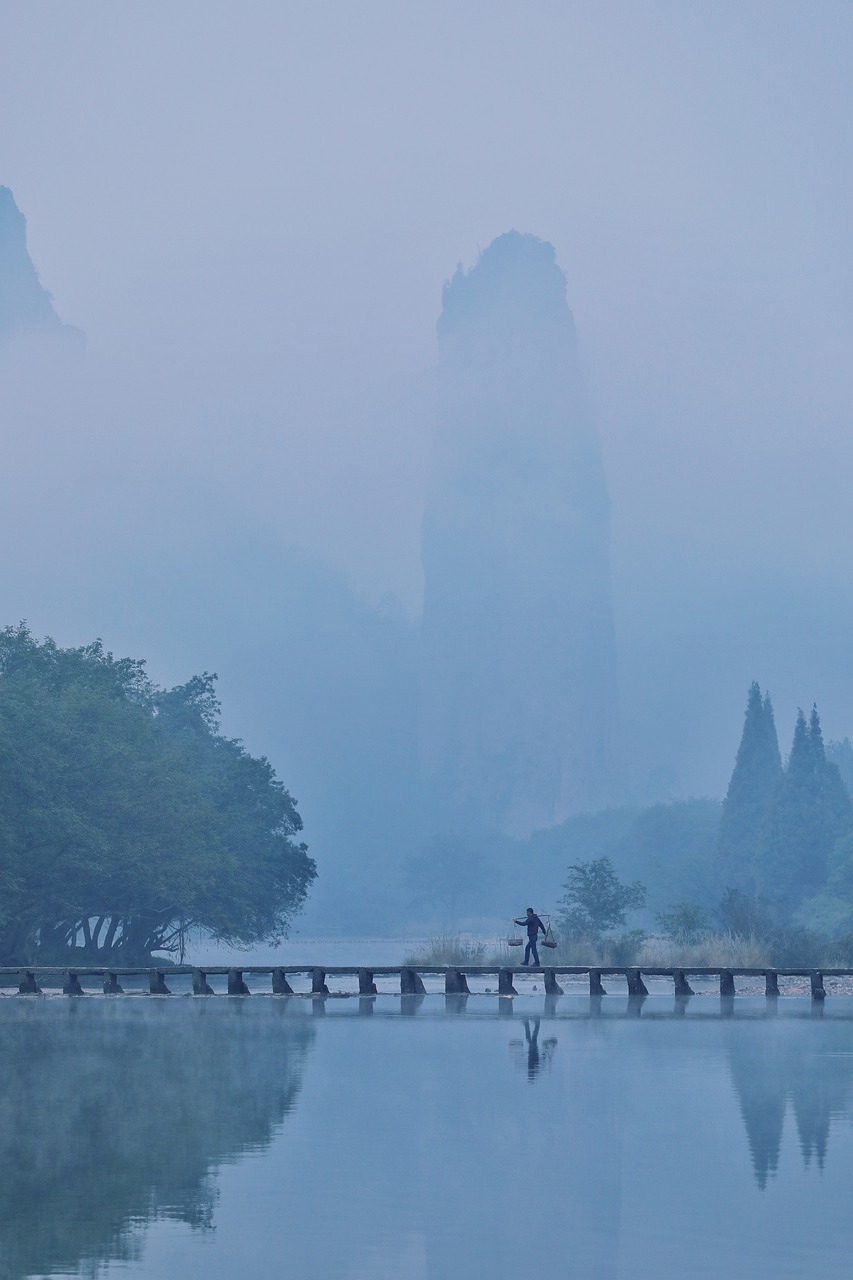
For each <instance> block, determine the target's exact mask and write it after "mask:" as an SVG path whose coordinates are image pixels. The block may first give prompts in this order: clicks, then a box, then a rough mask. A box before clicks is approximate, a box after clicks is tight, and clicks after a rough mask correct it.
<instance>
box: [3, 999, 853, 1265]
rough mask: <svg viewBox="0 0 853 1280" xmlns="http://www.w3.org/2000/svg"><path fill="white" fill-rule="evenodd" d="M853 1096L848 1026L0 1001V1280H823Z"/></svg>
mask: <svg viewBox="0 0 853 1280" xmlns="http://www.w3.org/2000/svg"><path fill="white" fill-rule="evenodd" d="M509 1023H511V1024H512V1025H508V1024H509ZM558 1039H559V1050H560V1051H559V1053H557V1047H558ZM508 1043H509V1051H510V1060H509V1062H508V1060H507V1056H508V1055H507V1044H508ZM309 1049H310V1053H309ZM513 1066H514V1067H515V1070H513ZM534 1082H535V1088H534V1087H532V1086H533V1084H534ZM851 1082H853V1002H851V1001H847V1000H838V1001H837V1002H836V1001H832V1000H830V1001H828V1002H827V1006H826V1008H825V1010H822V1011H821V1016H820V1017H819V1018H815V1016H814V1014H813V1007H812V1004H811V1002H810V1001H809V1000H801V1001H796V1000H781V1001H780V1000H768V1001H765V1000H764V999H763V998H759V999H747V998H741V997H738V998H737V999H736V1000H735V1001H734V1002H733V1004H732V1002H731V1001H729V1000H720V999H719V997H714V996H711V997H702V996H696V997H692V998H691V997H678V998H673V997H672V996H671V995H669V996H667V997H663V996H657V995H654V994H652V995H651V996H649V997H648V998H645V997H630V998H629V997H627V996H624V995H623V996H615V995H610V996H608V997H607V998H601V997H598V998H593V999H590V998H589V997H588V996H585V997H579V996H572V995H567V996H564V997H559V998H553V997H547V998H546V997H544V996H543V995H541V994H540V995H539V996H538V997H536V998H530V997H520V998H517V999H509V998H498V997H497V996H496V995H494V994H490V995H488V996H486V995H483V996H478V995H476V994H473V995H471V996H470V997H466V996H464V995H463V996H449V997H447V998H446V999H445V998H444V997H443V996H442V995H437V996H436V995H433V996H423V995H418V996H406V997H403V998H402V999H401V998H400V997H394V998H392V997H386V996H379V997H374V996H368V997H361V998H358V997H357V996H355V997H354V998H352V999H336V998H334V997H330V998H328V999H313V1000H312V999H305V1000H300V999H294V1000H288V999H280V1000H279V999H273V998H264V999H256V998H252V999H249V1000H240V999H234V1000H226V999H218V998H213V999H211V1000H208V1001H204V1000H192V999H186V1000H180V999H176V998H173V999H172V1000H171V1001H149V1000H147V999H134V998H128V999H126V1000H122V999H117V1000H103V999H91V1000H84V1001H68V1000H61V999H58V998H57V999H47V1000H43V1001H42V1000H37V999H32V1000H16V999H9V1000H0V1277H2V1280H23V1277H25V1276H31V1275H37V1276H45V1275H47V1274H50V1273H55V1272H56V1271H58V1270H62V1271H64V1272H69V1271H79V1272H80V1273H82V1274H85V1275H89V1276H94V1275H96V1274H98V1273H99V1267H104V1268H107V1269H108V1268H109V1266H110V1263H112V1262H117V1263H121V1266H116V1268H115V1271H112V1270H110V1271H109V1275H116V1274H118V1273H119V1272H120V1273H121V1274H123V1275H125V1276H128V1275H131V1274H132V1276H133V1277H141V1278H142V1280H153V1277H155V1276H157V1277H160V1276H162V1275H164V1274H168V1275H173V1276H177V1277H179V1280H226V1277H227V1278H228V1280H231V1277H232V1276H234V1275H238V1274H239V1275H244V1274H245V1275H266V1274H279V1273H281V1266H282V1259H284V1258H286V1259H287V1266H288V1268H289V1270H288V1272H287V1274H293V1275H301V1274H313V1275H318V1276H322V1277H323V1280H354V1278H355V1277H362V1276H364V1277H366V1276H368V1275H370V1276H371V1277H375V1278H376V1280H381V1277H385V1276H388V1277H391V1276H392V1275H393V1276H401V1277H405V1280H409V1277H412V1278H413V1280H415V1278H417V1280H448V1277H450V1276H456V1275H487V1276H488V1277H489V1280H504V1277H509V1276H510V1275H512V1276H515V1275H517V1274H520V1273H521V1272H522V1271H523V1269H524V1268H525V1266H529V1258H530V1239H531V1231H534V1232H535V1235H536V1241H537V1250H539V1252H541V1254H542V1255H543V1256H544V1257H546V1258H547V1260H548V1263H547V1265H548V1266H549V1267H550V1268H551V1269H553V1270H554V1271H555V1272H556V1273H557V1274H563V1273H566V1274H572V1275H579V1276H581V1275H582V1276H583V1277H584V1280H638V1277H646V1276H652V1275H653V1276H655V1277H656V1280H669V1277H675V1276H678V1278H679V1280H681V1277H683V1276H684V1275H691V1276H697V1277H702V1278H703V1280H710V1278H711V1277H713V1278H714V1280H716V1277H717V1276H719V1275H737V1276H740V1275H747V1274H749V1275H750V1277H751V1280H764V1277H765V1276H767V1277H769V1276H770V1275H773V1276H774V1278H775V1280H780V1277H782V1276H785V1277H789V1276H796V1277H797V1280H799V1276H800V1275H801V1274H807V1272H805V1271H802V1272H798V1271H797V1270H795V1269H792V1268H794V1267H795V1266H796V1265H799V1264H798V1263H795V1262H791V1265H790V1266H789V1267H788V1270H786V1269H785V1267H786V1266H787V1265H788V1262H789V1251H790V1249H791V1247H792V1244H791V1239H792V1237H790V1236H789V1237H788V1239H787V1240H786V1237H785V1232H786V1230H790V1231H791V1232H797V1231H798V1232H800V1233H802V1232H803V1231H810V1232H813V1237H814V1238H810V1240H809V1242H808V1243H809V1248H810V1249H811V1250H812V1252H813V1253H814V1254H815V1258H816V1259H817V1261H815V1263H814V1268H813V1274H820V1275H821V1276H822V1277H824V1278H829V1277H832V1280H834V1277H835V1276H836V1275H839V1276H840V1275H842V1274H844V1275H846V1270H843V1271H842V1270H840V1269H839V1270H835V1269H834V1264H833V1260H832V1257H829V1259H828V1260H827V1257H828V1255H826V1253H821V1252H820V1251H821V1250H822V1249H823V1250H825V1249H827V1248H829V1247H830V1245H831V1242H832V1231H831V1230H830V1229H829V1228H828V1227H827V1224H828V1223H836V1224H842V1223H844V1224H846V1218H845V1216H844V1215H845V1210H844V1206H845V1205H846V1200H847V1196H848V1186H849V1183H850V1181H851V1180H853V1156H851V1152H850V1151H849V1149H848V1144H845V1143H844V1142H843V1141H839V1140H838V1138H839V1136H840V1135H839V1133H838V1130H839V1125H840V1123H843V1125H844V1126H848V1125H849V1122H850V1117H851V1097H853V1091H851ZM294 1113H295V1114H294ZM288 1117H290V1118H288ZM528 1149H530V1150H535V1152H536V1161H537V1164H536V1169H535V1173H536V1174H537V1176H536V1177H533V1178H530V1177H529V1176H528V1173H529V1170H527V1169H526V1166H525V1167H522V1166H520V1165H519V1161H518V1158H517V1153H519V1152H523V1151H525V1150H528ZM250 1156H251V1157H253V1158H251V1159H250V1158H248V1157H250ZM255 1157H256V1158H255ZM845 1161H846V1164H845ZM540 1172H541V1174H542V1176H541V1177H539V1176H538V1174H539V1173H540ZM818 1173H820V1174H821V1176H820V1177H816V1176H815V1175H816V1174H818ZM759 1189H760V1190H759ZM673 1197H675V1201H674V1199H673ZM674 1202H677V1206H678V1211H677V1213H673V1211H672V1209H673V1203H674ZM709 1205H719V1214H718V1215H715V1213H709ZM720 1220H725V1222H726V1230H725V1231H724V1232H719V1231H718V1230H717V1226H718V1224H719V1221H720ZM756 1223H758V1224H759V1225H760V1224H761V1223H765V1224H766V1225H767V1232H768V1238H766V1239H763V1240H762V1241H761V1242H760V1249H759V1248H758V1246H757V1245H755V1242H754V1241H753V1239H752V1235H751V1233H752V1232H753V1231H754V1230H755V1229H757V1228H756V1226H755V1224H756ZM804 1224H806V1225H804ZM146 1228H147V1231H146ZM835 1229H836V1231H837V1230H839V1227H838V1226H836V1228H835ZM169 1231H171V1232H172V1233H173V1234H172V1235H169V1234H168V1233H169ZM179 1231H180V1232H182V1234H181V1235H180V1236H178V1235H176V1234H174V1233H176V1232H179ZM144 1233H145V1234H144ZM703 1233H705V1234H704V1235H703ZM793 1238H794V1243H796V1240H797V1239H799V1237H798V1236H796V1235H795V1236H794V1237H793ZM768 1240H769V1243H768ZM143 1245H144V1247H143ZM750 1249H752V1250H753V1252H752V1253H751V1254H750V1253H749V1250H750ZM644 1250H645V1252H644ZM726 1250H728V1251H729V1252H728V1253H727V1252H726ZM170 1251H171V1252H170ZM815 1251H817V1252H815ZM747 1255H749V1258H748V1261H749V1265H748V1266H747ZM176 1257H177V1258H178V1260H179V1261H178V1263H177V1264H176V1263H175V1258H176ZM697 1258H698V1259H700V1260H701V1265H699V1264H698V1263H697V1262H696V1261H695V1259H697ZM691 1259H692V1260H693V1261H691ZM765 1264H766V1265H765ZM771 1264H772V1266H771ZM846 1265H847V1263H846V1254H845V1267H846ZM702 1267H704V1270H703V1269H702ZM738 1267H740V1270H738Z"/></svg>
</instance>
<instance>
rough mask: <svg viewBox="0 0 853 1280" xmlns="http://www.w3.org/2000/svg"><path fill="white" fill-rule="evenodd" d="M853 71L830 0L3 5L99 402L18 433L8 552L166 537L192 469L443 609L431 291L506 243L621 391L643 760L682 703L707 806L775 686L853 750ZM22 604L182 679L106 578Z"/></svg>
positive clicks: (28, 209) (19, 579) (12, 613)
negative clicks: (546, 260) (543, 272)
mask: <svg viewBox="0 0 853 1280" xmlns="http://www.w3.org/2000/svg"><path fill="white" fill-rule="evenodd" d="M851 55H853V8H851V7H850V6H849V5H848V4H841V3H832V2H829V0H824V2H822V3H821V4H820V5H806V4H790V3H785V2H783V0H773V2H772V3H747V4H744V3H715V4H714V5H700V4H698V3H684V2H679V3H662V2H661V3H654V4H651V3H640V2H638V0H630V2H626V3H608V4H606V5H601V4H599V5H590V4H579V3H566V2H565V0H562V2H560V3H537V4H532V5H522V4H507V3H494V2H489V3H466V4H450V3H440V2H432V3H430V4H409V5H394V4H390V3H381V4H380V3H373V4H363V5H357V6H356V5H351V4H344V3H327V4H323V5H316V6H309V5H297V4H282V3H251V4H246V5H242V4H241V5H237V4H233V3H232V4H221V3H211V0H204V2H203V3H198V2H196V3H190V2H185V3H183V4H181V5H180V6H173V5H167V4H164V3H151V2H149V3H147V4H144V5H142V4H125V5H115V4H114V3H94V2H90V3H87V4H86V5H85V6H70V5H64V4H59V3H52V4H51V3H48V4H41V5H27V4H21V3H10V2H9V0H4V2H3V3H0V122H2V128H0V183H3V184H5V185H8V186H9V187H11V188H12V190H13V192H14V194H15V198H16V200H17V202H18V205H19V207H20V208H21V209H22V211H23V212H24V214H25V216H26V218H27V221H28V234H29V248H30V252H31V255H32V257H33V260H34V261H35V263H36V265H37V267H38V269H39V272H40V275H41V279H42V281H43V282H44V284H45V285H46V286H47V287H48V288H49V289H50V290H51V291H52V292H53V294H54V298H55V306H56V309H57V311H58V312H59V314H60V316H61V317H62V319H63V320H64V321H66V322H68V323H70V324H74V325H77V326H79V327H80V328H82V329H83V330H85V332H86V334H87V336H88V351H87V355H86V357H85V360H86V370H87V372H86V374H85V378H86V379H87V384H86V389H85V390H84V391H81V392H80V393H79V394H80V395H81V396H82V397H83V402H85V403H86V404H87V405H88V406H89V413H88V417H87V422H86V425H85V428H81V427H80V424H79V422H77V423H75V430H83V431H84V434H85V443H84V444H81V437H80V436H77V435H75V436H74V439H73V441H72V439H71V436H70V435H69V432H68V424H67V422H66V424H65V425H63V420H62V413H61V412H54V411H51V412H50V413H49V414H48V413H46V415H45V417H44V419H43V420H42V419H39V422H40V423H41V425H39V426H38V427H34V428H33V432H32V434H29V433H28V432H27V431H20V430H18V429H17V428H16V431H15V433H14V435H15V438H14V439H11V438H8V436H7V439H6V441H5V444H4V446H3V453H4V459H3V471H4V478H3V480H2V481H0V488H2V497H3V499H4V503H5V507H4V511H5V514H4V516H3V518H2V519H3V526H2V527H3V529H4V530H5V532H4V541H5V542H6V545H7V548H8V547H9V546H11V545H14V544H15V539H16V538H20V537H22V536H25V540H26V542H27V544H28V547H29V548H31V547H32V546H33V545H35V544H39V543H42V544H43V545H44V547H48V546H50V545H52V544H53V543H54V542H55V541H57V540H58V541H59V542H63V541H64V540H65V536H66V532H67V529H68V525H69V522H70V523H72V524H74V525H75V527H76V526H77V525H79V523H80V522H82V523H83V524H85V525H86V527H87V529H88V531H89V533H88V535H87V536H88V537H89V538H90V540H91V542H98V544H99V545H100V546H101V547H102V548H103V547H105V546H106V547H107V551H106V552H104V554H106V555H108V554H109V550H108V548H109V545H110V539H111V530H112V528H113V525H114V522H115V521H116V520H117V519H119V518H121V519H130V520H131V521H132V520H133V519H134V518H138V526H137V527H138V529H139V530H140V531H143V530H147V532H146V533H145V534H144V536H146V537H150V538H151V539H152V546H153V545H154V543H155V542H156V537H155V536H154V535H153V534H152V533H151V530H150V527H149V526H150V513H151V510H152V504H153V506H154V507H156V504H157V502H158V501H159V500H161V498H162V495H163V494H164V492H174V491H175V490H176V489H177V490H180V489H181V487H182V486H187V487H193V488H194V491H195V492H197V493H198V494H199V495H202V496H200V497H199V498H198V500H197V502H196V503H195V506H194V508H193V509H194V510H195V511H196V512H197V510H198V506H199V504H201V505H203V506H206V509H207V510H208V511H209V512H210V513H214V514H212V515H211V519H213V518H215V516H218V514H219V513H227V518H228V520H230V521H232V522H236V523H237V524H240V523H245V525H246V527H247V528H248V527H249V526H251V528H252V529H253V530H254V529H259V530H265V531H269V533H270V536H274V537H275V538H278V539H281V540H282V541H283V542H286V543H294V544H296V545H298V546H300V547H302V548H304V549H305V550H307V551H308V552H310V553H311V554H313V555H316V556H317V557H319V558H321V559H323V560H326V561H329V562H331V563H332V564H333V565H335V566H337V567H339V568H341V569H342V570H344V571H345V572H346V573H347V574H349V575H350V576H351V579H352V581H353V583H354V584H355V586H356V588H357V589H358V590H359V591H360V592H362V593H363V594H364V596H365V598H367V599H368V600H370V601H374V602H375V601H379V600H381V599H382V598H383V597H385V596H387V595H388V594H389V593H390V594H393V595H396V596H398V597H399V598H400V600H401V601H402V603H403V606H404V608H405V610H406V611H407V612H408V613H409V614H410V615H412V616H415V615H417V613H418V612H419V610H420V592H421V569H420V559H419V540H420V522H421V516H422V498H423V452H424V449H423V439H422V434H423V433H422V424H421V423H420V421H419V412H418V405H419V398H418V387H419V385H420V379H422V377H423V371H424V370H426V369H428V368H429V367H430V366H431V365H432V364H433V363H434V360H435V351H436V346H435V322H436V319H437V316H438V313H439V309H440V301H441V287H442V284H443V282H444V281H445V280H446V279H447V278H448V277H449V276H450V275H451V274H452V272H453V270H454V268H455V266H456V264H457V262H459V261H462V262H463V263H465V264H466V265H468V264H471V263H472V262H474V261H475V260H476V257H477V254H478V250H479V249H481V248H485V247H486V245H487V244H488V243H489V242H490V241H491V240H492V239H493V238H494V237H495V236H496V235H498V234H500V233H501V232H503V231H505V230H507V229H509V228H511V227H516V228H518V229H519V230H522V231H530V232H533V233H535V234H536V235H539V236H541V237H543V238H545V239H547V240H549V241H551V242H552V243H553V244H554V245H555V247H556V249H557V254H558V260H559V262H560V265H561V266H562V268H563V270H564V271H565V273H566V275H567V278H568V282H569V302H570V305H571V307H572V310H573V312H574V315H575V319H576V322H577V326H578V332H579V340H580V348H581V353H582V359H583V362H584V365H585V369H586V373H587V377H588V380H589V385H590V390H591V395H592V400H593V402H594V404H595V407H596V410H597V414H598V419H599V427H600V431H601V435H602V442H603V450H604V458H605V466H606V469H607V476H608V484H609V489H610V495H611V499H612V504H613V573H614V599H615V608H616V625H617V642H618V648H619V669H620V685H621V690H622V702H623V715H624V719H625V723H626V735H627V739H628V745H629V749H630V750H631V751H633V752H634V753H641V752H642V750H643V735H644V732H645V731H646V727H647V726H648V725H649V723H650V722H652V721H654V720H656V719H658V718H660V717H662V716H663V717H664V718H665V717H666V716H674V717H675V718H674V719H673V721H672V723H673V724H675V725H676V726H677V733H678V734H679V735H680V736H679V740H678V744H677V746H676V747H675V748H674V754H675V755H676V756H678V757H682V756H683V757H684V760H685V762H686V763H684V764H683V765H680V766H676V767H680V768H681V783H682V785H683V787H684V788H686V789H687V790H699V791H701V790H709V791H712V792H716V793H718V794H719V792H720V791H721V789H722V788H723V787H724V785H725V781H726V777H727V772H728V768H729V766H730V761H731V758H732V756H733V752H734V748H735V746H736V738H737V734H738V732H739V726H740V719H741V714H742V710H743V706H744V704H745V699H746V690H747V687H748V684H749V682H750V681H751V680H752V679H758V680H759V681H760V682H761V683H762V686H765V685H769V686H770V689H771V692H772V693H773V695H774V699H775V702H776V706H777V714H778V719H779V722H780V736H781V737H782V740H783V745H784V746H786V747H787V744H788V742H789V740H790V729H791V727H792V724H793V715H794V710H795V707H796V704H797V703H798V702H801V703H803V704H805V705H810V704H811V701H812V700H813V699H815V698H816V699H817V700H818V703H819V705H820V707H821V710H822V712H823V716H824V724H825V728H826V730H827V732H828V734H829V735H830V736H842V735H843V734H845V733H851V734H853V675H851V673H850V670H849V636H850V628H851V624H853V584H851V582H850V571H849V566H848V557H849V547H850V545H851V533H853V506H851V503H850V499H849V494H850V488H851V485H850V481H851V472H853V437H852V436H851V428H853V409H851V391H853V385H851V383H852V382H853V376H852V375H851V361H850V348H851V338H853V303H852V302H851V298H853V288H852V287H851V286H853V238H851V235H850V225H851V216H850V215H851V195H853V169H851V151H853V133H851V130H850V120H851V118H853V77H851V75H850V67H851ZM44 395H45V396H46V397H47V398H48V400H49V392H48V391H45V392H44ZM78 403H80V402H78ZM31 417H32V421H33V422H34V423H35V422H36V420H37V419H38V412H37V410H35V409H34V410H33V411H32V415H31ZM48 418H49V419H50V425H44V423H45V422H46V421H47V419H48ZM18 421H21V419H18ZM51 467H52V468H53V470H51ZM69 476H73V477H75V478H76V479H77V481H78V482H79V485H78V493H79V492H80V488H79V486H82V488H83V490H85V492H86V493H87V494H88V495H89V498H88V499H87V500H86V501H84V502H83V503H82V504H81V506H82V509H81V506H78V507H75V506H74V504H73V503H71V504H69V502H68V500H67V499H66V498H65V497H63V486H64V484H65V483H66V482H67V481H68V479H69ZM175 505H176V504H174V503H173V504H172V510H171V514H170V515H169V516H168V518H164V525H163V533H162V537H163V539H164V543H168V544H169V545H175V544H176V543H180V544H181V548H182V553H183V554H184V555H185V556H186V557H188V559H189V560H190V561H192V558H193V556H194V555H197V556H198V563H199V566H200V568H201V567H202V566H203V561H204V555H205V550H204V539H203V538H201V537H197V536H196V534H197V530H196V529H195V528H194V527H190V526H189V524H188V525H187V527H185V528H184V527H182V525H181V522H180V517H179V516H176V515H175ZM128 511H130V512H131V513H133V512H136V513H137V514H136V516H135V517H134V516H133V514H131V516H128V515H127V513H128ZM194 518H195V517H194ZM146 522H148V523H146ZM22 528H24V529H26V530H27V532H26V534H25V535H22V533H21V530H22ZM140 536H143V534H142V533H140ZM247 536H254V534H251V535H247ZM76 537H77V535H76V534H75V538H76ZM72 542H74V538H72ZM74 545H75V546H79V551H80V554H81V555H83V554H85V546H86V545H88V544H87V543H86V541H85V539H82V540H80V541H79V542H75V543H74ZM44 554H45V555H46V554H47V552H46V551H45V552H44ZM69 554H70V553H69ZM28 555H29V551H28ZM37 559H38V557H36V560H27V561H26V562H27V564H34V563H36V561H37ZM5 595H6V602H5V605H4V609H3V617H2V621H3V622H4V623H5V622H13V621H16V620H17V619H18V617H21V616H28V617H29V618H30V621H31V623H32V624H33V626H34V629H35V630H36V631H38V632H45V631H48V632H50V633H51V634H54V635H55V636H56V637H57V639H59V640H60V641H61V642H64V643H79V642H83V641H85V640H86V639H89V638H91V636H93V635H95V634H104V635H105V639H106V640H107V641H108V642H110V643H111V646H112V647H114V648H115V649H116V650H117V651H121V652H130V653H134V654H141V655H144V654H146V653H148V654H149V655H150V656H151V657H152V660H153V662H154V668H153V670H152V675H154V677H155V678H162V679H179V678H185V677H186V676H187V675H188V674H190V672H189V671H186V670H185V669H184V668H183V667H181V668H180V669H177V667H178V665H179V664H178V663H177V661H176V660H175V659H172V658H170V654H169V651H168V645H167V644H165V642H158V641H156V640H155V637H154V635H153V632H152V633H151V634H150V635H138V634H133V633H131V631H130V629H129V628H128V629H127V630H126V631H124V632H122V629H121V625H120V623H119V622H118V621H115V620H113V621H112V622H111V623H110V625H111V626H112V630H111V631H110V630H109V629H108V627H107V625H106V624H105V622H104V621H103V617H104V611H103V610H101V609H100V608H99V601H98V596H97V591H96V590H91V591H90V592H89V594H88V595H86V600H85V603H84V604H82V605H81V604H80V600H79V598H77V599H76V600H75V601H73V602H72V601H71V599H70V597H68V598H67V599H66V598H65V597H63V596H62V593H61V592H59V591H58V590H57V591H55V592H54V593H53V595H52V596H50V598H49V599H48V598H47V597H46V596H45V593H44V591H43V590H42V591H41V593H40V592H39V590H38V587H37V584H35V583H34V581H33V574H30V575H29V578H28V577H27V576H26V575H24V574H23V573H22V574H20V575H17V576H15V575H14V574H12V575H10V576H9V577H8V579H7V580H6V587H5ZM63 601H64V603H63ZM66 606H67V607H66ZM158 643H160V648H159V650H158V648H157V644H158ZM216 657H217V655H215V654H214V655H206V654H203V653H201V654H199V655H198V659H197V661H196V662H195V664H194V665H195V667H196V668H198V669H201V668H203V667H204V666H211V665H213V663H214V661H215V660H216ZM182 661H183V659H182ZM226 675H227V673H226ZM674 706H675V707H677V708H678V711H677V714H676V713H675V712H673V707H674ZM667 723H669V722H667ZM673 732H674V733H675V732H676V729H674V730H673ZM248 745H249V746H250V747H252V746H253V745H254V744H253V743H252V742H251V741H250V742H249V743H248Z"/></svg>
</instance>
